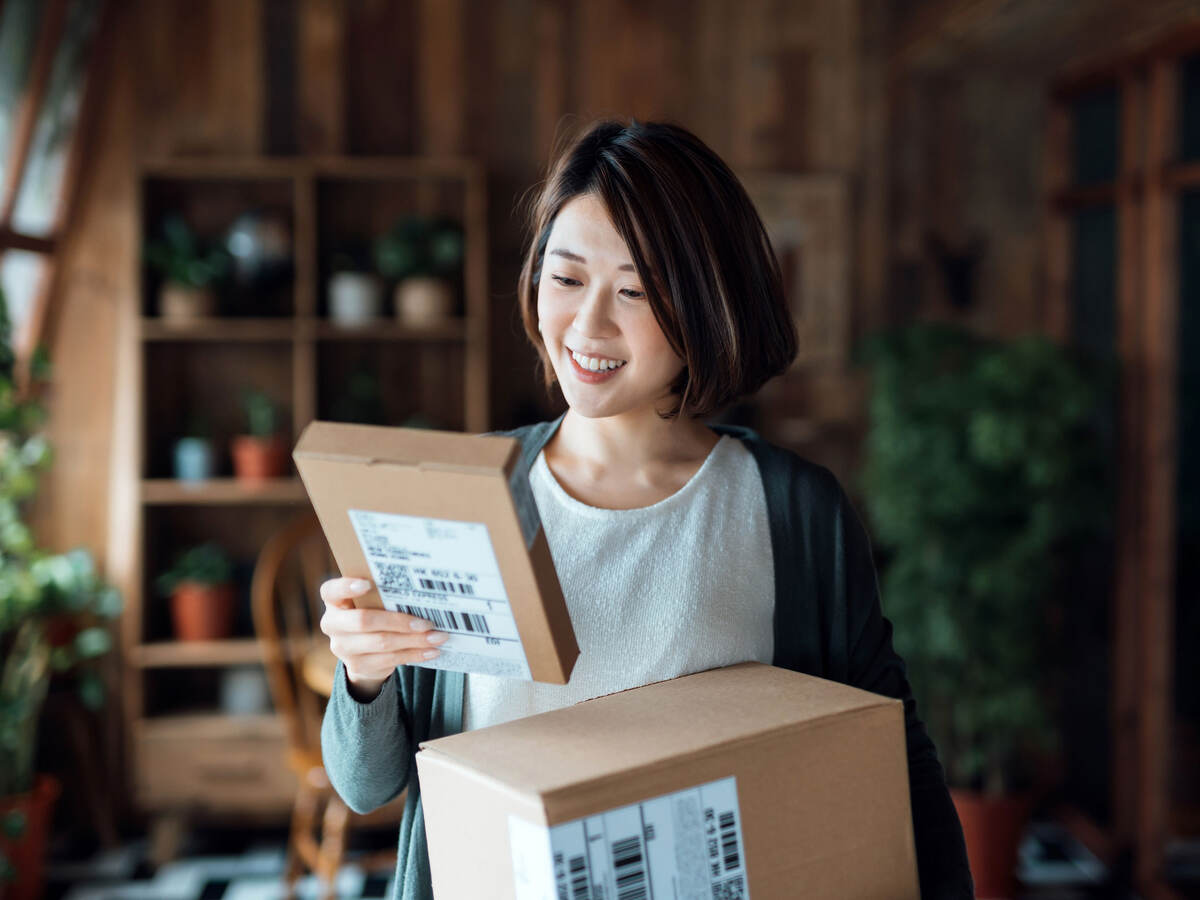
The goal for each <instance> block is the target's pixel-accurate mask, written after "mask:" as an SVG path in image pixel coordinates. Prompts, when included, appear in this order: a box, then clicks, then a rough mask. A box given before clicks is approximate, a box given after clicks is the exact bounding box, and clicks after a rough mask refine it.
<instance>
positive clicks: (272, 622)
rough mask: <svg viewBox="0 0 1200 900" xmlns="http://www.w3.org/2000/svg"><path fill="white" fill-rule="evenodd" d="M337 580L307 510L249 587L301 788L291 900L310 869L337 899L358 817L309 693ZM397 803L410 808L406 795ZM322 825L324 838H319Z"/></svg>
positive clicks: (292, 843) (291, 850) (279, 538)
mask: <svg viewBox="0 0 1200 900" xmlns="http://www.w3.org/2000/svg"><path fill="white" fill-rule="evenodd" d="M337 574H338V569H337V565H336V563H335V561H334V559H333V555H332V554H331V553H330V551H329V545H328V543H327V542H326V541H325V536H324V534H323V533H322V531H321V527H320V522H319V521H318V519H317V516H316V513H314V512H313V511H312V510H307V511H306V512H304V513H301V514H300V515H298V516H296V517H295V518H293V519H292V520H291V521H290V522H288V524H287V525H286V526H284V528H283V529H281V530H280V531H279V532H277V533H276V534H275V535H273V536H272V537H271V539H270V540H268V541H267V543H266V544H265V545H264V546H263V548H262V550H261V551H260V553H259V556H258V561H257V562H256V563H255V566H254V576H253V581H252V582H251V586H250V602H251V607H252V611H253V616H254V629H255V633H256V636H257V639H258V643H259V646H260V647H261V648H262V656H263V663H264V665H265V667H266V671H267V679H268V682H269V684H270V689H271V699H272V700H273V701H274V704H275V709H276V711H277V712H278V713H279V715H281V716H283V718H284V720H285V725H286V734H287V765H288V766H289V767H290V768H291V770H292V771H293V772H295V773H296V778H297V781H298V782H299V785H298V788H297V792H296V802H295V806H294V808H293V811H292V822H291V829H290V834H289V837H288V849H287V867H286V869H285V871H284V879H285V883H286V894H285V896H286V897H289V898H290V897H292V896H293V890H294V885H295V882H296V879H297V878H298V877H299V875H300V874H301V871H302V869H303V868H305V867H307V869H308V870H309V871H311V872H313V873H315V874H316V875H317V877H318V878H319V879H320V880H321V881H322V882H323V888H324V893H323V894H322V896H323V897H324V898H332V897H334V896H336V887H335V885H334V880H335V878H336V876H337V872H338V870H339V869H340V868H341V866H342V862H343V859H344V856H345V850H346V838H347V825H348V823H350V821H351V817H356V818H357V814H356V813H354V811H353V810H351V809H350V808H349V807H348V806H346V804H345V802H344V801H343V800H342V798H341V797H339V796H338V794H337V792H336V791H335V790H334V789H333V786H332V785H331V784H330V783H329V778H328V776H327V775H326V774H325V767H324V766H323V765H322V763H321V718H322V716H323V714H324V710H323V702H322V700H323V698H322V697H320V696H319V695H318V694H317V693H316V692H315V691H314V690H313V689H312V688H310V687H308V685H307V684H306V683H305V681H304V677H303V672H302V660H303V656H304V653H305V652H306V651H308V650H309V649H311V648H312V647H313V646H314V642H316V641H327V640H328V638H326V636H325V635H324V634H323V633H322V632H321V630H320V627H319V623H320V620H321V615H322V614H323V613H324V611H325V603H324V601H323V600H322V599H321V596H320V586H321V583H322V582H323V581H325V580H326V579H328V578H331V577H336V576H337ZM393 802H394V803H401V802H403V795H401V797H398V798H396V801H393ZM391 805H392V804H389V807H390V806H391ZM318 819H320V820H321V834H320V838H319V840H318V839H317V838H316V837H314V826H315V824H316V822H317V820H318ZM372 820H373V821H377V817H372ZM357 862H358V863H359V864H360V865H362V866H363V868H365V869H368V870H372V869H376V868H382V867H394V866H395V864H396V851H395V850H389V851H383V852H379V853H372V854H367V855H364V856H362V857H360V858H359V859H358V860H357Z"/></svg>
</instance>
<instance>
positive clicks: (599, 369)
mask: <svg viewBox="0 0 1200 900" xmlns="http://www.w3.org/2000/svg"><path fill="white" fill-rule="evenodd" d="M566 350H567V353H568V354H570V357H571V360H572V361H573V362H574V363H575V364H576V365H577V366H578V367H579V368H580V369H582V370H583V371H585V372H594V373H596V374H604V373H605V372H612V371H615V370H617V369H620V368H623V367H624V366H625V365H626V364H627V363H628V360H624V359H613V358H611V357H604V356H588V355H587V354H585V353H577V352H575V351H574V350H572V349H571V348H570V347H567V348H566Z"/></svg>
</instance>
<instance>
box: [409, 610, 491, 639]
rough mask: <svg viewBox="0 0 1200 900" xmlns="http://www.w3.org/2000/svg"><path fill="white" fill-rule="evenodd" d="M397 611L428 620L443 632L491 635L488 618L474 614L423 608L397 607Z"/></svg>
mask: <svg viewBox="0 0 1200 900" xmlns="http://www.w3.org/2000/svg"><path fill="white" fill-rule="evenodd" d="M396 609H397V610H398V611H399V612H402V613H408V614H409V615H410V616H417V617H418V618H421V619H428V620H429V621H430V622H432V623H433V624H434V625H436V626H437V627H438V628H440V629H442V630H443V631H470V632H475V633H477V634H491V631H489V630H488V624H487V617H486V616H477V615H475V614H473V613H465V612H453V611H452V610H449V609H432V608H430V609H426V608H425V607H422V606H397V607H396Z"/></svg>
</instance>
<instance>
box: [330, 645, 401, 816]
mask: <svg viewBox="0 0 1200 900" xmlns="http://www.w3.org/2000/svg"><path fill="white" fill-rule="evenodd" d="M397 678H398V676H397V674H396V670H395V669H393V670H392V672H391V674H390V675H388V677H387V680H386V681H385V682H384V683H383V686H382V687H381V688H380V690H379V694H378V695H376V696H375V697H374V698H372V699H371V701H370V702H368V703H363V702H362V701H360V700H356V699H355V698H354V696H353V695H351V693H350V683H349V681H348V679H347V676H346V666H345V663H343V662H342V661H341V660H340V659H339V660H338V662H337V669H336V671H335V672H334V677H333V692H332V693H331V694H330V696H329V702H328V704H326V706H325V715H324V717H323V718H322V720H321V761H322V763H323V765H324V767H325V774H326V775H328V776H329V783H330V784H331V785H333V789H334V790H335V791H337V792H338V796H340V797H341V798H342V799H343V800H345V801H346V805H347V806H348V807H350V808H351V809H352V810H354V811H355V812H356V813H360V814H363V813H369V812H371V811H372V810H374V809H378V808H379V807H381V806H383V805H384V804H385V803H387V802H389V801H391V800H392V799H394V798H395V797H396V796H398V795H399V793H400V792H401V791H402V790H404V787H405V785H407V784H408V778H409V769H410V761H411V759H412V754H411V753H409V752H408V747H409V737H408V736H409V734H410V733H411V728H410V727H409V726H408V721H407V719H408V717H407V715H406V714H405V713H404V709H403V703H402V702H401V699H400V690H399V688H398V686H397V683H396V682H397Z"/></svg>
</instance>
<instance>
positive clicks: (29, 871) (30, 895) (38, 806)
mask: <svg viewBox="0 0 1200 900" xmlns="http://www.w3.org/2000/svg"><path fill="white" fill-rule="evenodd" d="M61 792H62V784H61V782H59V780H58V779H57V778H55V777H54V776H53V775H49V774H45V773H39V774H37V775H35V776H34V780H33V790H31V791H29V792H28V793H25V794H15V795H12V796H9V797H0V818H3V817H4V816H7V815H8V814H9V812H11V811H12V810H20V811H21V812H22V813H24V815H25V830H24V832H23V833H22V834H21V836H20V837H19V838H6V837H4V836H3V834H2V833H0V847H3V848H4V855H5V856H7V857H8V861H9V862H10V863H11V864H12V866H13V867H14V868H15V869H16V874H17V880H16V881H14V882H12V883H10V884H7V885H3V886H2V887H0V897H4V898H5V900H34V898H37V897H41V896H42V887H43V877H44V874H45V872H44V870H45V861H46V838H47V836H48V835H49V832H50V825H51V823H52V822H53V819H54V803H55V801H56V800H57V799H58V795H59V794H60V793H61Z"/></svg>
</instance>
